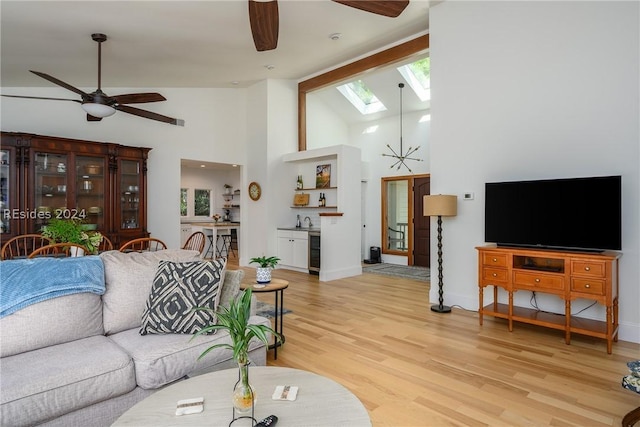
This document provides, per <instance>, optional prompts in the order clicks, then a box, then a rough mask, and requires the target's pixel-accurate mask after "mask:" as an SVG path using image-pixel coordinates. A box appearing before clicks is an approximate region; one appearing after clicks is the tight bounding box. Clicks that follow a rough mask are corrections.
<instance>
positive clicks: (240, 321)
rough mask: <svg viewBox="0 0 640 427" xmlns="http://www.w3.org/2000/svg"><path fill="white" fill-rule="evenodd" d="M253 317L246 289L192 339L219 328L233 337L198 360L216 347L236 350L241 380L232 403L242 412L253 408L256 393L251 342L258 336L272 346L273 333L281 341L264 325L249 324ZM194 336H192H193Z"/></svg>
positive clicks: (278, 338)
mask: <svg viewBox="0 0 640 427" xmlns="http://www.w3.org/2000/svg"><path fill="white" fill-rule="evenodd" d="M196 310H207V311H213V309H211V308H209V307H197V308H196ZM250 317H251V289H247V290H245V291H244V292H242V293H241V294H239V295H238V296H237V298H236V299H234V300H232V301H231V303H230V304H229V307H225V306H221V307H220V309H219V310H218V311H217V312H216V319H217V320H216V324H215V325H209V326H206V327H204V328H202V329H201V330H199V331H198V332H196V333H195V334H194V335H193V338H195V337H197V336H198V335H202V334H209V333H212V332H215V331H217V330H220V329H222V330H226V331H227V332H228V333H229V337H230V338H231V344H228V343H221V344H214V345H212V346H211V347H209V348H207V349H206V350H204V351H203V352H202V354H201V355H200V356H199V357H198V360H200V359H202V358H203V357H204V356H206V355H207V353H209V352H210V351H212V350H214V349H216V348H227V349H229V350H231V351H232V352H233V359H234V360H235V361H236V362H237V363H238V369H239V370H240V374H239V380H238V382H237V383H236V385H235V387H234V389H233V406H234V408H235V410H236V411H238V412H239V413H241V414H243V413H247V412H249V411H251V408H252V407H253V405H254V402H255V399H256V394H255V390H254V389H253V387H251V385H250V384H249V363H250V361H249V343H250V342H251V340H252V339H253V338H257V339H259V340H260V341H262V342H263V343H264V344H265V345H269V338H268V335H267V334H269V333H270V334H273V336H274V337H275V343H276V344H277V343H278V341H281V337H280V335H279V334H278V333H277V332H276V331H274V330H273V329H271V328H270V327H268V326H265V325H254V324H249V318H250ZM193 338H192V339H193Z"/></svg>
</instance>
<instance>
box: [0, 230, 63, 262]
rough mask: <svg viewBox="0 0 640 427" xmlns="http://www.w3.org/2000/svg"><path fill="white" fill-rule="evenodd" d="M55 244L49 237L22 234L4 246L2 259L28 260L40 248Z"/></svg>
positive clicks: (0, 254)
mask: <svg viewBox="0 0 640 427" xmlns="http://www.w3.org/2000/svg"><path fill="white" fill-rule="evenodd" d="M52 243H54V242H53V240H51V239H50V238H48V237H44V236H43V235H41V234H22V235H20V236H16V237H13V238H11V239H9V240H7V241H6V242H5V244H4V245H2V250H1V252H0V259H3V260H5V259H14V258H26V257H28V256H29V254H30V253H31V252H33V251H35V250H36V249H38V248H41V247H43V246H47V245H50V244H52Z"/></svg>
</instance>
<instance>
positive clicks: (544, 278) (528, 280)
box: [513, 270, 564, 290]
mask: <svg viewBox="0 0 640 427" xmlns="http://www.w3.org/2000/svg"><path fill="white" fill-rule="evenodd" d="M513 284H514V285H516V286H518V285H520V286H525V287H528V288H540V289H554V290H563V289H564V276H553V275H550V274H541V273H533V272H530V271H517V270H514V272H513Z"/></svg>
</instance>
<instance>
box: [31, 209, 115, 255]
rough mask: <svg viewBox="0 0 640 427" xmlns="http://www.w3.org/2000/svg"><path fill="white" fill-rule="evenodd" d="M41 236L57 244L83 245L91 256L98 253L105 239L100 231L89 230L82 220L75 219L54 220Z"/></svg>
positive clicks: (44, 228)
mask: <svg viewBox="0 0 640 427" xmlns="http://www.w3.org/2000/svg"><path fill="white" fill-rule="evenodd" d="M41 234H42V235H43V236H45V237H48V238H50V239H51V240H53V241H54V242H56V243H77V244H79V245H82V246H84V247H85V248H87V251H88V253H89V254H96V253H98V246H100V243H101V242H102V239H103V236H102V234H101V233H100V232H99V231H93V230H87V229H86V224H83V223H82V221H81V220H80V219H73V218H71V219H59V218H52V219H51V220H50V221H49V223H48V224H47V225H45V226H44V227H43V228H42V232H41ZM72 249H73V248H72ZM72 255H73V254H72Z"/></svg>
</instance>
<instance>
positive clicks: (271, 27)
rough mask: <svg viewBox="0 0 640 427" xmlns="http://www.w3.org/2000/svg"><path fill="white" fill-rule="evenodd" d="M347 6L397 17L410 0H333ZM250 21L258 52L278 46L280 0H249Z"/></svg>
mask: <svg viewBox="0 0 640 427" xmlns="http://www.w3.org/2000/svg"><path fill="white" fill-rule="evenodd" d="M332 1H333V2H335V3H340V4H343V5H345V6H350V7H353V8H356V9H360V10H364V11H365V12H370V13H375V14H376V15H382V16H388V17H390V18H396V17H398V16H400V14H401V13H402V11H404V9H405V8H406V7H407V5H408V4H409V0H332ZM249 23H250V24H251V34H252V35H253V42H254V44H255V45H256V49H257V50H258V52H262V51H265V50H273V49H275V48H276V47H277V46H278V27H279V18H278V1H277V0H249Z"/></svg>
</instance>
